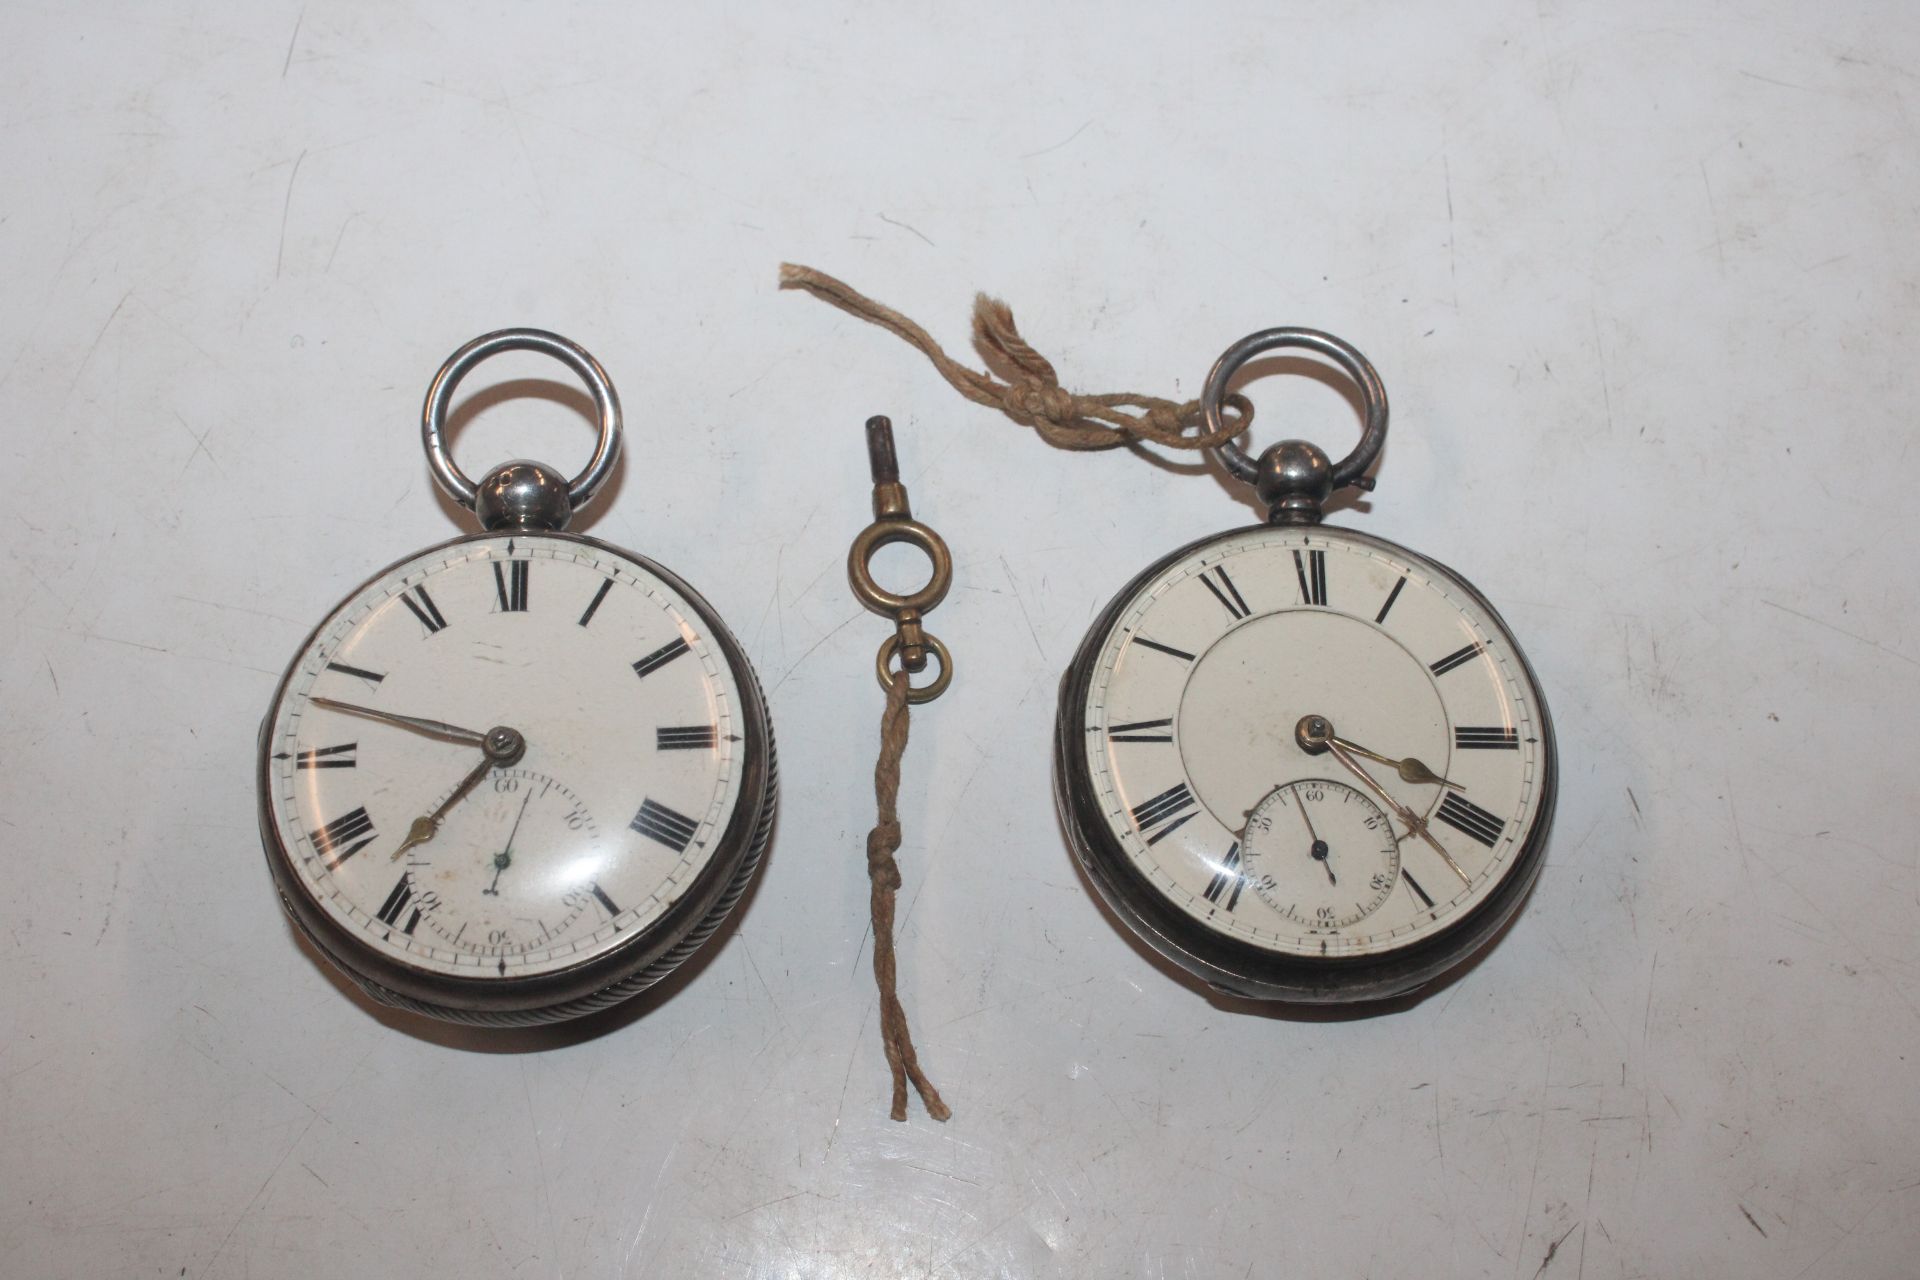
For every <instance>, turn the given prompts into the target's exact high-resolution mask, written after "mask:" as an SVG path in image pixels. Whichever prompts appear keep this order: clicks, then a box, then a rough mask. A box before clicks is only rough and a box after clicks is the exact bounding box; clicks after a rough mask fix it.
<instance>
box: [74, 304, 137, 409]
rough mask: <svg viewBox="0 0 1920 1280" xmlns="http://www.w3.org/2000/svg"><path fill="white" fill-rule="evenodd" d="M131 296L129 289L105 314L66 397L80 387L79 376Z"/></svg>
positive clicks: (75, 373)
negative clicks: (104, 320) (105, 317)
mask: <svg viewBox="0 0 1920 1280" xmlns="http://www.w3.org/2000/svg"><path fill="white" fill-rule="evenodd" d="M132 296H133V290H131V289H129V290H127V291H126V292H125V293H123V294H121V295H120V301H118V302H116V303H114V304H113V310H112V311H110V312H108V313H107V320H106V323H105V324H103V325H101V326H100V332H98V333H96V334H94V335H93V344H92V345H91V346H89V347H88V348H87V354H85V355H84V356H81V357H80V363H79V365H78V366H76V367H75V369H74V371H73V380H72V381H71V382H69V383H67V394H68V395H72V394H73V389H74V388H75V387H77V386H79V385H80V375H81V374H83V373H85V372H86V371H87V365H88V364H89V363H90V362H91V361H92V360H93V353H94V352H96V351H98V350H99V349H100V340H101V339H102V338H104V337H106V336H107V330H109V329H111V328H113V319H114V317H115V316H117V315H119V314H120V308H122V307H124V306H126V305H127V299H128V298H131V297H132Z"/></svg>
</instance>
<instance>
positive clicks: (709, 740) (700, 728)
mask: <svg viewBox="0 0 1920 1280" xmlns="http://www.w3.org/2000/svg"><path fill="white" fill-rule="evenodd" d="M718 735H719V730H717V729H715V728H714V726H712V725H710V724H689V725H679V726H676V727H674V728H670V729H655V730H654V731H653V737H654V743H653V745H654V747H655V749H656V750H660V751H711V750H713V744H714V742H715V741H716V740H717V738H718Z"/></svg>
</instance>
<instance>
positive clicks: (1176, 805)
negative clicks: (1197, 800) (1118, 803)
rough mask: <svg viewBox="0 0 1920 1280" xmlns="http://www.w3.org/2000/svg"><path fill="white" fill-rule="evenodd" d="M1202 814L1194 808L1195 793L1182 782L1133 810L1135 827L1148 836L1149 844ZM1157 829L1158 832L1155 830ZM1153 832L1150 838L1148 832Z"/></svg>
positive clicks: (1154, 842)
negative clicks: (1197, 814) (1196, 815)
mask: <svg viewBox="0 0 1920 1280" xmlns="http://www.w3.org/2000/svg"><path fill="white" fill-rule="evenodd" d="M1198 812H1200V811H1199V810H1198V809H1196V808H1194V802H1193V792H1191V791H1189V790H1188V789H1187V784H1186V783H1184V782H1182V783H1178V784H1176V785H1174V786H1171V787H1169V788H1167V789H1166V790H1165V791H1162V792H1161V793H1160V794H1159V795H1157V796H1155V797H1154V798H1153V799H1151V800H1148V801H1145V802H1144V803H1142V804H1139V805H1136V806H1135V807H1134V810H1133V825H1134V827H1135V828H1136V829H1137V830H1138V831H1139V832H1140V834H1141V835H1143V836H1147V843H1148V844H1156V843H1158V842H1159V841H1160V840H1162V839H1163V838H1165V837H1166V835H1167V834H1168V833H1169V832H1172V831H1175V830H1178V829H1179V828H1180V827H1181V826H1183V825H1185V824H1186V823H1187V822H1189V821H1191V820H1192V819H1193V815H1194V814H1196V813H1198ZM1155 828H1157V830H1155ZM1149 830H1153V834H1152V835H1150V836H1148V835H1147V832H1148V831H1149Z"/></svg>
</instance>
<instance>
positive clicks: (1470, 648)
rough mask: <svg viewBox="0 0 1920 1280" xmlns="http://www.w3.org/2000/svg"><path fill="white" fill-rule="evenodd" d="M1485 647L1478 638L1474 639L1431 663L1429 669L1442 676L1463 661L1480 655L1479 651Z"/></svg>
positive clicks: (1465, 661)
mask: <svg viewBox="0 0 1920 1280" xmlns="http://www.w3.org/2000/svg"><path fill="white" fill-rule="evenodd" d="M1486 647H1487V646H1485V645H1484V644H1481V643H1480V642H1479V641H1478V640H1475V641H1474V642H1473V643H1472V644H1470V645H1464V646H1462V647H1461V648H1458V649H1455V650H1454V651H1453V652H1452V653H1450V654H1448V655H1447V656H1446V657H1444V658H1442V659H1440V661H1438V662H1436V663H1433V664H1432V665H1431V667H1430V668H1429V669H1430V670H1431V671H1432V672H1433V674H1435V675H1437V676H1443V675H1445V674H1447V672H1449V671H1451V670H1453V669H1454V668H1455V667H1457V666H1460V665H1461V664H1463V663H1467V662H1472V661H1473V660H1474V659H1475V658H1477V657H1478V656H1480V653H1481V651H1482V650H1484V649H1485V648H1486Z"/></svg>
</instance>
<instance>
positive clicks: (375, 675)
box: [327, 662, 387, 689]
mask: <svg viewBox="0 0 1920 1280" xmlns="http://www.w3.org/2000/svg"><path fill="white" fill-rule="evenodd" d="M327 670H329V671H338V672H339V673H340V674H341V675H343V676H358V677H359V678H360V679H362V680H365V681H366V682H367V683H368V684H370V685H372V686H373V687H374V688H376V689H378V688H379V687H380V682H381V681H382V680H385V679H386V678H387V677H386V675H385V673H384V672H379V671H367V670H364V669H363V668H360V667H350V666H348V665H347V664H346V663H344V662H329V663H328V664H327Z"/></svg>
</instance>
